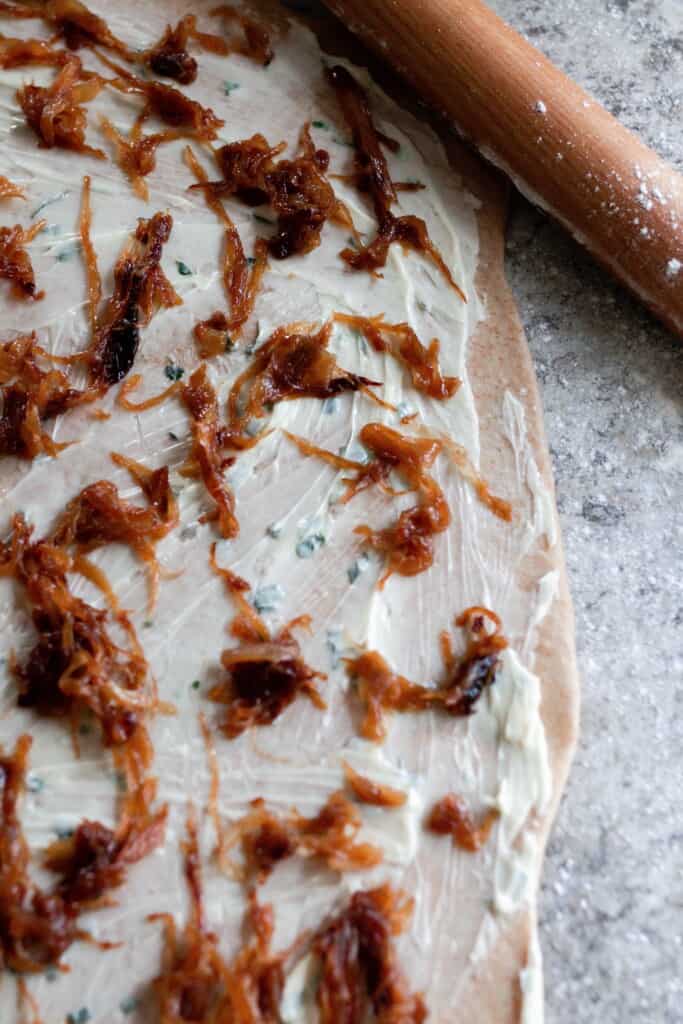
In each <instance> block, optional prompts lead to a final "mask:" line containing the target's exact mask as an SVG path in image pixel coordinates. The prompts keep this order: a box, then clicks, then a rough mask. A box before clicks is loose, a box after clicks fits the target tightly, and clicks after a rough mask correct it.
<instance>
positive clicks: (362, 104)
mask: <svg viewBox="0 0 683 1024" xmlns="http://www.w3.org/2000/svg"><path fill="white" fill-rule="evenodd" d="M326 75H327V80H328V82H329V83H330V85H331V86H332V88H333V89H334V91H335V93H336V96H337V100H338V101H339V105H340V107H341V111H342V114H343V116H344V120H345V121H346V123H347V125H348V127H349V129H350V131H351V134H352V136H353V144H354V146H355V149H356V157H355V164H356V183H357V185H358V188H359V189H360V190H361V191H362V192H369V194H370V198H371V200H372V204H373V207H374V211H375V217H376V219H377V226H378V233H377V236H376V237H375V239H374V240H373V241H372V242H370V244H369V245H366V246H363V247H361V248H360V249H344V250H343V251H342V253H341V257H342V259H343V260H345V262H346V263H348V265H349V266H350V267H353V268H354V270H371V271H375V270H377V269H378V268H380V267H383V266H384V265H385V263H386V259H387V253H388V251H389V246H390V245H391V244H392V243H393V242H399V243H400V244H401V245H402V246H403V247H404V248H406V249H414V250H415V251H416V252H421V253H424V255H425V256H427V258H428V259H430V260H431V261H432V263H433V264H434V265H435V266H436V267H438V269H439V270H440V271H441V273H442V274H443V276H444V277H445V278H446V280H447V281H448V283H449V285H450V286H451V288H453V289H454V291H455V292H457V294H458V295H459V296H460V298H461V299H462V300H463V302H466V301H467V299H466V297H465V294H464V292H463V291H462V289H461V288H460V287H459V285H457V284H456V282H455V280H454V279H453V276H452V274H451V272H450V270H449V269H448V267H447V266H446V264H445V263H444V261H443V258H442V256H441V254H440V253H439V251H438V249H437V248H436V246H435V245H434V243H433V242H432V240H431V238H430V237H429V232H428V230H427V225H426V224H425V222H424V221H423V220H422V219H421V218H420V217H415V216H413V215H411V214H408V215H404V216H402V217H396V216H395V215H394V214H393V213H392V211H391V207H392V206H393V204H394V203H395V202H396V198H397V196H396V186H395V185H394V182H393V181H392V179H391V175H390V173H389V168H388V166H387V162H386V159H385V156H384V153H383V152H382V148H381V145H380V143H381V142H382V141H384V142H385V143H386V141H387V140H386V139H385V138H383V137H382V136H381V135H380V133H379V132H378V131H377V129H376V128H375V125H374V123H373V120H372V115H371V113H370V107H369V105H368V99H367V96H366V95H365V92H364V91H363V89H362V88H361V86H360V85H359V84H358V82H357V81H356V79H355V78H354V77H353V75H351V74H350V72H348V71H347V70H346V68H343V67H341V65H338V64H337V65H335V66H334V67H332V68H327V71H326Z"/></svg>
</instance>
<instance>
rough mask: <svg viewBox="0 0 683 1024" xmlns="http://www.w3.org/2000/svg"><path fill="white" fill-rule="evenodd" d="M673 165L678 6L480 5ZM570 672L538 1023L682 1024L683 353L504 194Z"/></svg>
mask: <svg viewBox="0 0 683 1024" xmlns="http://www.w3.org/2000/svg"><path fill="white" fill-rule="evenodd" d="M489 3H490V5H491V6H492V7H493V8H494V9H495V10H496V11H497V12H498V13H499V14H500V15H501V16H502V17H504V18H505V19H506V20H507V21H509V22H510V23H511V24H512V25H514V26H515V28H517V29H518V30H519V31H521V32H523V33H524V34H525V35H526V36H527V37H528V38H529V39H530V40H531V41H532V42H533V43H534V44H535V45H536V46H538V47H540V49H542V50H543V51H544V52H545V53H546V54H547V55H548V56H549V57H550V58H551V59H552V60H553V61H555V63H556V64H558V65H559V66H560V67H562V68H563V69H564V70H565V71H567V72H568V73H569V74H570V75H571V76H572V77H573V78H575V79H576V80H577V81H578V82H580V83H581V84H582V85H583V86H584V87H586V88H588V89H589V90H590V91H591V92H592V93H593V94H594V95H595V96H597V98H598V99H599V100H600V101H601V102H602V103H603V104H604V105H605V106H607V108H608V109H609V110H610V111H611V112H612V113H614V114H616V115H617V116H618V117H619V118H621V120H622V121H623V122H624V123H625V124H627V125H628V126H629V127H631V128H633V129H635V130H636V131H638V132H639V133H640V134H641V136H642V137H643V138H644V139H645V140H646V141H647V142H648V143H649V144H650V145H652V146H654V147H655V148H656V149H657V150H658V151H659V152H660V153H661V154H662V155H663V156H666V157H667V158H668V159H669V160H671V162H672V163H674V164H676V165H677V166H678V167H679V168H681V167H683V0H611V2H610V0H489ZM508 237H509V241H508V258H507V271H508V275H509V278H510V282H511V284H512V287H513V290H514V293H515V296H516V299H517V302H518V304H519V308H520V312H521V316H522V320H523V322H524V327H525V329H526V332H527V337H528V340H529V344H530V346H531V351H532V353H533V357H534V361H535V364H536V372H537V374H538V377H539V380H540V384H541V390H542V393H543V400H544V406H545V421H546V429H547V433H548V440H549V443H550V449H551V453H552V457H553V463H554V467H555V479H556V482H557V491H558V504H559V509H560V517H561V520H562V527H563V532H564V541H565V546H566V551H567V561H568V565H569V574H570V583H571V587H572V592H573V596H574V604H575V608H576V619H577V646H578V655H579V667H580V670H581V675H582V682H583V710H582V729H581V740H580V743H579V750H578V753H577V757H576V760H575V763H574V766H573V771H572V774H571V777H570V781H569V786H568V789H567V792H566V795H565V798H564V801H563V804H562V807H561V810H560V814H559V819H558V821H557V824H556V826H555V829H554V832H553V835H552V837H551V841H550V847H549V853H548V860H547V863H546V868H545V881H544V886H543V893H542V900H541V927H542V931H541V941H542V946H543V953H544V957H545V965H546V995H547V1021H548V1024H592V1022H599V1024H669V1022H671V1024H673V1022H681V1021H683V939H682V932H683V882H682V879H683V858H682V852H681V846H682V845H683V843H682V840H683V798H682V795H681V794H682V792H683V727H682V715H681V711H682V709H683V514H682V512H681V507H682V505H683V420H682V417H681V409H682V406H683V345H682V344H681V343H679V342H676V341H674V340H673V339H672V338H671V336H669V335H667V334H666V333H665V332H664V330H662V329H660V328H659V327H658V326H657V325H656V324H655V323H654V322H653V321H652V320H651V319H650V318H649V317H648V315H647V314H646V313H645V312H643V310H642V309H640V308H639V307H638V306H637V305H636V303H635V302H633V301H632V300H631V299H629V298H628V297H627V296H626V295H625V294H624V293H623V292H622V291H621V290H620V289H619V288H618V287H617V286H616V285H615V284H613V283H612V281H611V280H610V279H608V278H607V277H606V275H604V274H603V273H602V272H601V271H600V270H598V269H597V268H596V267H595V265H594V264H593V263H592V262H591V261H590V259H589V258H588V257H587V256H585V255H584V254H583V252H582V251H581V250H580V249H579V248H578V247H577V246H576V245H574V244H573V243H572V241H571V240H570V239H568V238H567V236H566V235H565V234H564V233H563V232H562V231H561V230H560V229H558V228H556V227H555V226H554V225H553V224H552V223H551V222H550V221H549V220H548V219H547V218H546V217H545V216H544V215H542V214H541V213H539V212H537V211H536V210H534V209H533V208H532V207H531V206H529V205H528V204H527V203H525V202H524V201H523V200H521V199H518V200H516V201H515V204H514V208H513V216H512V221H511V225H510V230H509V236H508Z"/></svg>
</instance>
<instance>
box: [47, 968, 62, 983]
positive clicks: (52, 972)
mask: <svg viewBox="0 0 683 1024" xmlns="http://www.w3.org/2000/svg"><path fill="white" fill-rule="evenodd" d="M59 974H60V972H59V971H58V970H57V969H56V968H55V967H48V969H47V970H46V971H45V978H46V980H47V981H56V980H57V978H58V977H59Z"/></svg>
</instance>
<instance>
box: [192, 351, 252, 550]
mask: <svg viewBox="0 0 683 1024" xmlns="http://www.w3.org/2000/svg"><path fill="white" fill-rule="evenodd" d="M181 394H182V398H183V402H184V403H185V406H186V408H187V411H188V412H189V414H190V416H191V426H192V451H191V453H190V461H191V464H192V465H193V466H196V469H197V471H198V473H199V475H200V476H201V478H202V480H203V482H204V486H205V487H206V490H207V491H208V493H209V495H210V496H211V498H212V499H213V501H214V503H215V511H214V513H213V515H211V516H210V517H209V518H211V519H216V520H217V522H218V529H219V531H220V533H221V536H223V537H226V538H230V537H236V536H237V534H238V533H239V523H238V521H237V516H236V515H235V498H234V495H233V493H232V491H231V490H230V488H229V487H228V485H227V484H226V483H225V481H224V479H223V470H224V468H225V465H226V463H227V464H229V462H230V460H229V459H228V460H226V459H225V458H224V457H223V455H222V451H223V450H224V449H225V448H226V447H227V446H228V445H229V444H230V442H231V441H232V440H233V438H232V435H231V434H230V433H229V432H228V431H226V430H225V428H224V427H223V426H222V425H221V423H220V421H219V418H218V399H217V397H216V392H215V391H214V389H213V386H212V384H211V382H210V381H209V378H208V375H207V372H206V366H205V365H204V364H203V363H202V365H201V366H199V367H198V368H197V369H196V370H195V371H194V373H193V374H192V376H191V377H190V379H189V381H188V383H187V384H185V385H184V386H183V388H182V391H181ZM190 471H192V470H191V467H190ZM185 472H186V475H189V473H188V467H186V470H185Z"/></svg>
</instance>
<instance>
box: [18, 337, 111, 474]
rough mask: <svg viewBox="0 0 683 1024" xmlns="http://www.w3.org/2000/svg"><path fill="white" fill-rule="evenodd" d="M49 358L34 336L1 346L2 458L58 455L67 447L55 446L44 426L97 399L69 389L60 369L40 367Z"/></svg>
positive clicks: (85, 392)
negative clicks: (54, 418) (45, 423)
mask: <svg viewBox="0 0 683 1024" xmlns="http://www.w3.org/2000/svg"><path fill="white" fill-rule="evenodd" d="M48 358H49V357H47V356H46V355H45V353H43V350H42V349H41V348H40V346H39V345H38V343H37V341H36V337H35V335H34V334H26V335H22V336H21V337H19V338H15V339H14V341H8V342H5V343H4V344H0V392H1V393H2V414H1V415H0V455H16V456H18V457H19V458H23V459H33V458H35V457H36V455H40V454H46V455H57V454H58V452H59V451H60V450H61V449H62V448H63V447H64V445H60V444H56V443H55V442H54V441H53V440H52V438H51V437H50V435H49V434H47V433H45V432H44V431H43V430H42V426H41V425H42V423H43V422H44V421H45V420H48V419H51V418H52V417H54V416H58V415H60V414H61V413H63V412H66V411H67V410H68V409H72V408H74V407H75V406H77V405H80V404H81V403H83V402H89V401H92V399H93V398H94V397H95V395H94V394H92V393H90V392H88V391H79V390H77V389H75V388H72V387H70V386H69V381H68V379H67V377H66V375H65V374H64V373H62V371H61V370H55V369H52V368H50V369H45V368H44V367H43V366H41V363H44V362H45V361H46V360H47V359H48Z"/></svg>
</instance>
